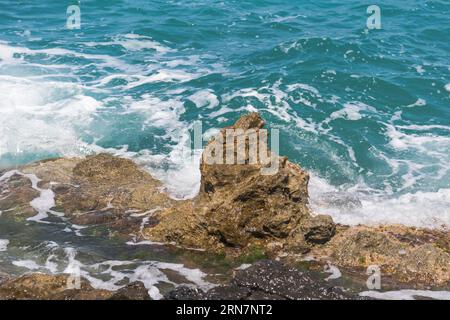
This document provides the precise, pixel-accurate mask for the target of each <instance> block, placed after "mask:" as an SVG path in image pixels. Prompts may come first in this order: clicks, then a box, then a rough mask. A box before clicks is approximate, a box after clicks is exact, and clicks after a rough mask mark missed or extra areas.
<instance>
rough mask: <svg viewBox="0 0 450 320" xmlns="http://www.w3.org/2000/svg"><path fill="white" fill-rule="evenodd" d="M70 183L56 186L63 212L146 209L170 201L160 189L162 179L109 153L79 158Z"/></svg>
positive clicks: (160, 205) (166, 203)
mask: <svg viewBox="0 0 450 320" xmlns="http://www.w3.org/2000/svg"><path fill="white" fill-rule="evenodd" d="M70 181H71V184H70V185H68V186H67V187H66V188H65V189H64V190H61V189H56V190H55V191H56V201H57V205H58V206H59V207H61V208H63V209H64V212H65V213H70V214H79V213H85V212H89V211H100V210H104V209H105V208H109V209H114V210H113V211H121V212H124V211H127V210H138V211H147V210H150V209H153V208H156V207H166V206H171V205H172V202H173V201H172V200H171V199H170V198H169V197H168V196H167V195H166V194H165V193H163V192H161V190H160V188H161V183H160V182H159V181H157V180H155V179H153V178H152V177H151V176H150V175H149V174H148V173H146V172H144V171H143V170H142V169H140V168H139V167H138V166H137V165H136V164H134V162H133V161H131V160H128V159H121V158H117V157H113V156H111V155H108V154H99V155H96V156H91V157H88V158H86V159H85V160H82V161H80V162H78V163H77V164H76V165H75V167H74V168H73V171H72V174H71V179H70Z"/></svg>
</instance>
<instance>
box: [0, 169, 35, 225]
mask: <svg viewBox="0 0 450 320" xmlns="http://www.w3.org/2000/svg"><path fill="white" fill-rule="evenodd" d="M38 196H39V192H38V191H37V190H35V189H33V188H32V186H31V181H30V180H29V179H28V178H27V177H24V176H22V175H19V174H14V175H13V176H11V177H10V178H9V179H5V180H3V181H0V211H1V212H2V214H7V215H17V216H22V217H24V218H25V217H31V216H34V215H36V214H37V212H36V210H34V208H33V207H32V206H31V205H30V202H31V201H32V200H33V199H34V198H36V197H38Z"/></svg>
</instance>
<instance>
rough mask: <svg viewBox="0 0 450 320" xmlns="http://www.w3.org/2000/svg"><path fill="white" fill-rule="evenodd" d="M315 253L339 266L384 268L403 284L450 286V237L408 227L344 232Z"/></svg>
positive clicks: (383, 270) (441, 232) (353, 228)
mask: <svg viewBox="0 0 450 320" xmlns="http://www.w3.org/2000/svg"><path fill="white" fill-rule="evenodd" d="M313 252H314V253H315V254H316V255H317V256H319V257H322V259H330V260H331V261H333V263H335V264H337V265H338V266H342V267H346V268H361V269H366V268H367V267H368V266H370V265H377V266H379V267H380V269H381V272H382V274H383V275H389V276H392V277H395V279H397V280H399V281H402V282H419V283H423V284H427V285H431V284H434V285H447V286H449V285H450V233H449V232H448V231H439V230H426V229H417V228H409V227H404V226H380V227H366V226H357V227H350V228H344V230H342V231H340V232H338V233H337V234H336V236H335V237H334V238H333V239H332V240H331V241H330V242H329V243H327V244H326V245H325V246H323V247H321V248H316V249H314V250H313Z"/></svg>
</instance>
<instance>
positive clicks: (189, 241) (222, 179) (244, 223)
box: [144, 113, 334, 251]
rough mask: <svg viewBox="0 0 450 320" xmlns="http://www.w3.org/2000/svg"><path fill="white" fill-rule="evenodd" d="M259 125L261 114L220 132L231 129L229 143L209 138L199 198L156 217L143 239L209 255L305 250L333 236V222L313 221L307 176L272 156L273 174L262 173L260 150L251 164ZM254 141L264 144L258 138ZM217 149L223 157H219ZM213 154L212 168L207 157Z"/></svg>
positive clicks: (261, 124)
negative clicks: (255, 248)
mask: <svg viewBox="0 0 450 320" xmlns="http://www.w3.org/2000/svg"><path fill="white" fill-rule="evenodd" d="M263 125H264V121H263V120H262V119H261V117H260V116H259V114H257V113H251V114H248V115H246V116H243V117H242V118H240V119H239V120H238V121H237V122H236V123H235V125H234V126H232V127H229V128H225V129H223V130H222V131H221V132H220V134H221V135H222V137H225V136H226V135H230V129H232V130H233V131H232V133H231V134H234V136H232V138H231V139H232V140H228V139H227V138H223V139H219V138H220V136H216V137H215V138H213V139H212V140H211V141H210V142H209V143H208V145H207V146H206V148H205V150H208V149H209V150H213V151H212V152H210V153H208V151H205V153H204V154H203V157H202V161H201V165H200V170H201V187H200V192H199V195H198V196H197V198H196V199H194V200H193V201H185V202H182V203H180V204H178V205H175V206H174V207H172V208H170V209H167V210H166V211H162V212H160V213H159V214H158V219H159V220H160V222H159V224H157V225H155V226H152V227H149V228H147V229H146V231H145V233H144V234H145V236H146V237H148V238H150V239H153V240H157V241H163V242H173V241H174V242H177V243H179V244H182V245H186V246H194V247H199V248H205V249H209V250H223V249H231V250H232V249H239V250H243V249H245V248H249V247H251V246H262V247H264V248H267V249H269V248H271V250H272V249H276V250H280V249H286V247H289V248H290V249H291V250H299V251H304V250H308V248H310V247H311V245H312V244H314V243H324V242H326V241H327V240H328V239H330V238H331V237H332V235H333V233H334V223H333V221H332V219H331V218H330V217H327V216H321V217H313V216H312V215H311V213H310V211H309V209H308V207H307V204H308V189H307V187H308V180H309V176H308V174H307V173H306V172H305V171H304V170H302V169H301V168H300V167H299V166H298V165H296V164H293V163H291V162H290V161H288V160H287V158H285V157H278V156H276V155H274V154H271V153H270V151H269V152H268V155H269V156H268V157H273V158H272V159H273V160H272V161H276V162H277V167H278V170H277V171H276V172H275V173H273V174H267V175H265V174H263V169H264V168H267V166H268V164H267V163H264V162H263V161H261V159H262V157H261V150H259V151H258V152H259V153H258V161H257V162H251V161H250V160H251V159H250V157H251V156H250V133H249V131H248V130H252V131H251V132H252V133H254V134H256V136H257V137H259V132H260V130H262V128H263ZM239 130H240V131H239ZM246 130H247V131H246ZM238 139H243V140H244V141H245V153H243V157H242V159H241V160H242V163H241V164H238V163H236V162H237V161H236V159H237V158H238V154H237V150H238V148H237V147H235V146H236V145H237V141H238ZM227 141H228V142H227ZM230 141H232V143H230ZM258 142H259V144H261V143H263V142H262V140H261V139H260V138H259V141H258ZM218 144H221V145H218ZM230 145H231V147H230ZM227 148H228V149H231V148H233V150H231V151H232V152H230V153H232V154H233V159H234V160H235V161H234V162H233V164H227V163H226V161H227V159H226V154H227V152H228V150H227ZM216 150H222V152H223V153H222V154H221V155H219V156H218V155H216V154H214V152H215V151H216ZM211 154H212V156H213V157H215V159H216V161H215V163H211V161H208V160H209V159H207V158H206V157H208V156H211ZM217 159H219V161H218V160H217Z"/></svg>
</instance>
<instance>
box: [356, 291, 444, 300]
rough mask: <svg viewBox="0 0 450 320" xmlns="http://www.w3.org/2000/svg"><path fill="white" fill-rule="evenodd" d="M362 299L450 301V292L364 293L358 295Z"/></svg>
mask: <svg viewBox="0 0 450 320" xmlns="http://www.w3.org/2000/svg"><path fill="white" fill-rule="evenodd" d="M359 295H360V296H362V297H369V298H375V299H384V300H416V298H418V297H425V298H431V299H436V300H450V291H431V290H406V289H405V290H397V291H385V292H379V291H364V292H361V293H359Z"/></svg>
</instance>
